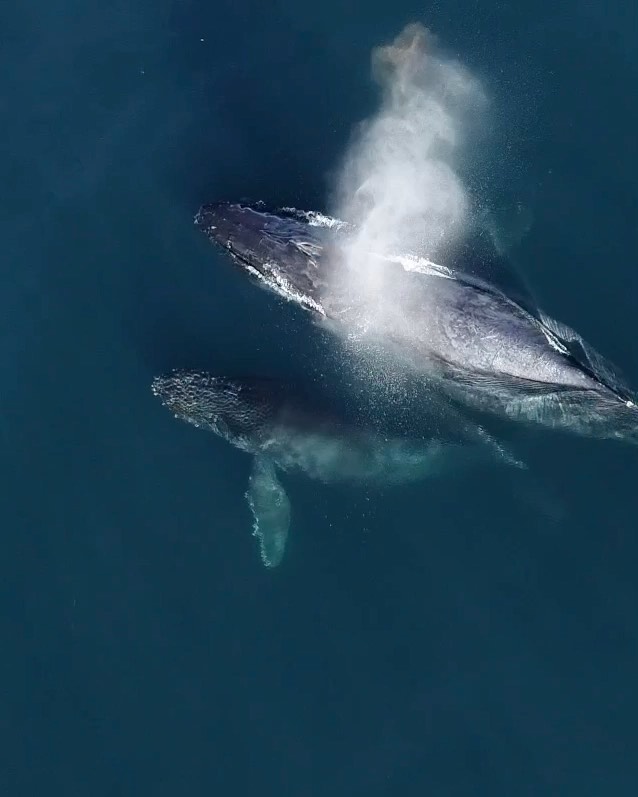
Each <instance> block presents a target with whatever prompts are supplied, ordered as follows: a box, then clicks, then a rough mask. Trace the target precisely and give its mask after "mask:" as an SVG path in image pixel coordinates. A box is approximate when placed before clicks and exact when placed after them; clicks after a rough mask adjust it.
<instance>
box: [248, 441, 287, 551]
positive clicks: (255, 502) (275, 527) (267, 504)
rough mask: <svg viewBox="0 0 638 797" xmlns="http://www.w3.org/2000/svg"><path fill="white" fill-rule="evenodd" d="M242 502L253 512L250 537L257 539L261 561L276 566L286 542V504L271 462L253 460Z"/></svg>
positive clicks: (284, 494)
mask: <svg viewBox="0 0 638 797" xmlns="http://www.w3.org/2000/svg"><path fill="white" fill-rule="evenodd" d="M246 500H247V501H248V505H249V506H250V511H251V512H252V513H253V518H254V521H253V535H254V536H255V537H257V539H258V540H259V546H260V553H261V560H262V562H263V563H264V564H265V565H266V567H277V565H278V564H279V563H280V562H281V560H282V558H283V555H284V551H285V548H286V540H287V539H288V529H289V528H290V501H289V499H288V496H287V494H286V491H285V490H284V487H283V485H282V484H281V482H280V481H279V478H278V477H277V471H276V469H275V465H274V463H273V462H272V460H270V459H268V458H266V457H255V461H254V463H253V468H252V472H251V474H250V479H249V482H248V490H247V492H246Z"/></svg>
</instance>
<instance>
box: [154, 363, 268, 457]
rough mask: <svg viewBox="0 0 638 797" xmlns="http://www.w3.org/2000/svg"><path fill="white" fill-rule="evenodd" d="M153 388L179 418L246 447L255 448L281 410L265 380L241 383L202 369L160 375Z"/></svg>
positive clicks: (163, 402)
mask: <svg viewBox="0 0 638 797" xmlns="http://www.w3.org/2000/svg"><path fill="white" fill-rule="evenodd" d="M152 390H153V393H154V395H155V396H157V397H158V398H159V399H160V401H161V402H162V404H164V406H165V407H167V408H168V409H169V410H170V411H171V412H172V413H173V415H175V417H176V418H180V419H181V420H183V421H186V422H187V423H190V424H193V425H194V426H197V427H199V428H203V429H208V430H209V431H211V432H214V433H215V434H217V435H219V436H220V437H223V438H224V439H225V440H227V441H228V442H229V443H232V444H233V445H235V446H237V447H238V448H242V449H244V450H252V449H253V448H255V447H256V445H257V442H258V440H259V438H260V436H261V435H262V434H263V433H264V430H265V429H266V428H267V427H268V425H269V423H270V422H271V421H272V419H273V417H274V416H275V414H276V412H277V409H278V406H277V397H276V395H275V393H274V392H273V391H272V390H270V389H269V387H268V384H267V383H266V382H263V383H262V382H260V381H258V380H254V381H251V382H240V381H235V380H232V379H227V378H225V377H219V376H212V375H211V374H207V373H204V372H202V371H173V372H172V373H170V374H166V375H163V376H158V377H156V378H155V379H154V380H153V384H152Z"/></svg>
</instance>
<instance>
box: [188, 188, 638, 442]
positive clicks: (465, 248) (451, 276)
mask: <svg viewBox="0 0 638 797" xmlns="http://www.w3.org/2000/svg"><path fill="white" fill-rule="evenodd" d="M195 224H196V226H197V227H198V228H199V229H200V230H201V231H202V232H204V233H205V235H206V236H207V237H208V238H209V239H210V240H211V241H212V242H213V243H215V244H217V245H219V246H221V247H222V248H223V249H224V250H225V251H226V252H227V254H228V255H229V256H230V257H231V258H232V260H233V261H234V262H235V263H236V264H237V265H238V266H239V267H240V268H241V269H242V270H243V271H244V272H246V273H248V274H249V275H250V276H252V277H253V278H255V279H256V280H257V281H258V282H259V283H260V284H261V285H262V286H263V287H265V288H268V289H270V290H271V291H274V292H275V293H277V294H278V295H280V296H283V297H285V298H286V299H288V300H290V301H292V302H294V303H296V304H298V305H300V306H301V307H303V308H305V309H306V310H308V311H310V312H311V313H312V314H313V315H314V317H315V318H316V319H317V320H319V321H321V322H322V323H323V324H327V325H328V326H329V327H330V328H331V329H332V330H333V331H335V332H339V331H342V332H343V331H344V330H347V329H352V328H353V327H355V326H356V325H357V324H358V323H359V326H361V324H360V322H359V319H360V318H361V317H364V318H365V317H366V314H367V316H368V317H369V316H370V312H371V303H370V301H369V298H368V297H366V295H365V286H359V285H358V282H359V283H360V282H361V275H360V274H358V275H356V276H355V278H354V279H353V277H352V275H351V274H348V263H347V258H344V257H342V256H341V253H342V252H343V250H344V247H346V246H347V244H348V240H349V236H351V235H353V230H354V228H352V227H351V226H350V225H348V224H346V223H344V222H341V221H339V220H338V219H334V218H331V217H329V216H325V215H323V214H321V213H315V212H311V211H299V210H296V209H294V208H284V209H282V210H278V211H270V210H268V209H267V208H266V207H265V206H264V205H263V204H262V203H257V204H252V205H251V204H239V203H229V202H218V203H214V204H209V205H204V206H202V207H201V208H200V210H199V212H198V213H197V215H196V217H195ZM478 240H479V239H478V238H477V239H476V240H471V241H466V242H464V243H463V244H462V245H459V246H458V247H457V249H456V250H454V251H451V252H449V253H448V262H447V263H446V264H444V265H441V264H437V263H434V262H432V261H431V260H429V259H428V258H426V257H423V256H421V255H420V254H419V253H416V254H415V253H410V252H408V253H400V252H398V253H396V255H388V254H387V253H382V254H379V253H375V252H370V253H369V255H366V256H367V257H369V259H370V262H373V263H374V267H375V269H377V273H378V270H379V269H380V268H381V269H382V270H383V271H384V272H385V273H387V274H390V275H391V276H390V278H389V279H386V280H385V282H384V290H386V291H389V292H390V295H389V298H390V303H388V301H384V308H385V309H386V310H387V307H388V305H390V307H391V309H392V310H393V315H392V317H391V318H390V323H387V319H382V322H381V323H377V324H376V326H375V324H374V323H373V324H371V325H370V328H371V329H372V330H373V333H374V334H373V335H372V337H371V338H370V337H368V338H367V340H368V341H369V342H371V343H373V344H374V345H375V346H377V347H378V346H381V347H382V348H383V349H384V351H387V352H388V353H391V355H392V356H393V358H395V359H396V360H397V361H399V360H400V361H401V362H402V363H404V364H405V365H406V367H408V368H410V369H412V370H413V371H414V372H416V373H417V374H422V375H423V377H424V381H425V382H427V383H429V384H431V383H432V380H435V381H436V382H437V384H439V385H440V386H442V387H443V389H444V390H445V391H446V392H447V394H448V395H449V397H450V398H452V399H453V400H455V401H457V402H461V403H462V404H464V405H466V406H470V407H473V408H477V409H480V410H483V411H487V412H491V413H495V414H497V415H499V416H501V417H506V418H511V419H514V420H517V421H523V422H527V423H537V424H541V425H543V426H546V427H551V428H554V429H560V430H567V431H571V432H575V433H578V434H585V435H591V436H596V437H601V438H615V439H621V440H626V441H630V442H638V409H637V407H636V398H635V396H634V394H633V393H632V392H631V391H630V389H629V388H628V387H627V385H626V384H625V382H624V380H623V379H622V378H621V376H620V375H619V374H618V372H617V370H616V369H615V368H614V367H613V366H612V365H611V364H610V363H609V362H607V361H606V360H605V359H604V358H603V357H602V356H601V355H600V354H599V353H598V352H597V351H595V350H594V349H593V348H592V347H591V346H590V345H589V344H588V343H586V342H585V341H584V340H583V339H582V337H581V336H580V335H579V334H578V333H577V332H575V331H574V330H572V329H570V328H569V327H567V326H566V325H564V324H562V323H559V322H558V321H555V320H554V319H552V318H550V317H549V316H547V315H546V314H545V313H543V312H542V311H541V310H540V309H539V308H538V307H537V306H536V303H535V302H534V300H533V298H532V296H531V294H529V292H528V291H527V290H526V289H525V288H524V287H523V286H521V284H519V283H518V281H517V280H516V279H515V278H514V275H513V272H512V271H511V270H508V268H507V267H506V266H505V267H504V266H503V262H502V260H499V258H498V257H497V256H496V252H495V251H491V252H490V251H487V250H485V249H484V250H483V251H478V250H477V249H476V248H475V245H476V243H477V241H478ZM359 288H360V290H359ZM387 298H388V296H384V300H385V299H387ZM392 303H393V306H392ZM377 320H378V319H377ZM373 321H375V319H373Z"/></svg>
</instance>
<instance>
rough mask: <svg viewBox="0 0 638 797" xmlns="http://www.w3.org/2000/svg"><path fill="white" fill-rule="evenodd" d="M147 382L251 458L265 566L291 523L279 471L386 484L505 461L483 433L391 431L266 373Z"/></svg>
mask: <svg viewBox="0 0 638 797" xmlns="http://www.w3.org/2000/svg"><path fill="white" fill-rule="evenodd" d="M152 389H153V393H154V394H155V395H156V396H157V397H158V398H159V399H160V400H161V402H162V403H163V404H164V405H165V406H166V407H167V408H168V409H169V410H170V411H171V412H172V413H173V414H174V415H175V417H177V418H179V419H181V420H183V421H186V422H187V423H190V424H192V425H194V426H196V427H198V428H200V429H205V430H207V431H210V432H213V433H214V434H216V435H217V436H219V437H221V438H222V439H224V440H226V441H227V442H229V443H230V444H231V445H233V446H235V447H236V448H239V449H240V450H242V451H244V452H246V453H247V454H249V455H251V456H252V457H253V468H252V473H251V476H250V481H249V487H248V492H247V493H246V498H247V500H248V503H249V505H250V508H251V510H252V513H253V517H254V525H253V529H254V535H255V536H256V537H257V538H258V540H259V543H260V548H261V558H262V561H263V562H264V564H265V565H266V566H268V567H274V566H276V565H278V564H279V563H280V561H281V559H282V557H283V554H284V550H285V546H286V540H287V537H288V529H289V525H290V514H291V512H290V501H289V499H288V495H287V493H286V491H285V489H284V487H283V485H282V484H281V481H280V480H279V473H280V472H282V471H284V472H289V473H295V472H296V473H300V474H302V475H304V476H305V477H307V478H311V479H314V480H317V481H321V482H326V483H329V482H342V483H363V484H367V485H381V486H386V485H392V484H395V485H397V484H405V483H410V482H418V481H421V480H425V479H429V478H431V477H433V476H439V475H441V474H443V473H446V472H450V471H456V470H458V469H459V467H461V466H464V465H470V464H472V463H474V462H476V461H478V462H489V461H490V460H499V459H501V460H502V457H501V456H500V453H501V452H500V451H498V450H496V449H494V448H493V447H490V446H489V445H485V442H489V441H487V440H486V439H485V438H482V437H480V435H476V434H474V435H473V438H472V439H471V440H470V441H468V440H467V439H466V438H465V437H464V435H463V430H462V429H459V431H458V433H455V436H454V437H452V438H446V439H443V437H442V436H441V435H438V434H437V435H432V436H430V437H428V438H424V439H413V438H407V437H404V436H392V435H388V434H386V433H381V432H379V431H378V430H375V429H373V428H370V427H366V426H364V425H361V424H354V423H352V422H348V421H344V420H343V419H340V418H338V417H335V416H334V415H332V414H330V413H326V412H320V411H318V410H317V408H316V407H315V406H312V407H311V406H309V405H308V403H307V402H306V403H304V402H303V401H300V400H299V399H298V398H294V397H292V396H291V393H290V390H289V388H288V387H287V386H283V385H280V384H278V383H276V382H271V381H267V380H232V379H227V378H223V377H219V376H213V375H211V374H208V373H205V372H202V371H174V372H173V373H170V374H166V375H164V376H159V377H157V378H156V379H155V380H154V381H153V385H152ZM468 428H469V427H468ZM495 453H496V454H499V456H497V457H494V454H495Z"/></svg>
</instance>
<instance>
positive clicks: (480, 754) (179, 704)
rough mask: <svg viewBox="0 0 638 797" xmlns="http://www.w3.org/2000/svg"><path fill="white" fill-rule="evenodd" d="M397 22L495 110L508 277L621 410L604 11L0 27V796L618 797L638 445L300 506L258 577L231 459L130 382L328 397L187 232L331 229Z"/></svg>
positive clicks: (134, 6) (297, 11) (610, 54)
mask: <svg viewBox="0 0 638 797" xmlns="http://www.w3.org/2000/svg"><path fill="white" fill-rule="evenodd" d="M412 20H419V21H421V22H423V23H424V24H426V25H428V26H430V27H431V28H432V29H433V30H434V31H436V33H437V34H438V35H439V37H440V39H441V41H442V43H444V44H445V46H446V47H447V49H448V50H449V51H450V52H452V53H453V54H456V55H457V56H458V57H459V58H460V59H461V60H462V61H463V62H464V63H465V64H467V65H468V67H469V68H470V69H472V70H473V71H474V72H475V73H476V74H478V75H480V76H481V78H482V79H483V80H484V82H485V83H486V85H487V86H488V88H489V92H490V94H491V96H492V98H493V108H494V110H493V121H494V130H493V136H492V139H491V140H492V142H493V143H492V146H493V150H494V151H493V152H490V153H488V154H489V157H490V158H492V160H493V162H494V163H495V164H498V169H497V170H496V171H495V175H496V176H495V178H494V185H493V186H492V189H491V190H493V191H495V192H496V193H498V191H499V190H502V191H503V192H504V193H507V192H510V193H511V194H512V195H514V196H517V195H520V196H522V197H523V198H524V199H525V201H526V202H527V203H528V204H529V205H531V208H532V210H533V214H534V224H533V226H532V229H531V230H530V233H529V234H528V236H527V237H526V238H525V239H524V241H523V242H522V243H521V246H520V247H519V248H518V250H517V259H518V265H519V267H520V268H522V269H523V270H524V272H525V274H526V275H527V277H528V279H529V280H530V282H531V283H532V284H533V286H534V288H535V290H536V292H537V294H538V295H539V297H540V298H541V299H542V302H543V305H544V307H545V308H546V309H547V310H548V311H549V312H550V313H552V314H554V315H556V316H558V317H559V318H561V319H562V320H564V321H565V322H567V323H570V324H571V325H572V326H574V327H576V328H577V329H579V330H580V331H581V332H582V333H583V335H584V336H585V337H586V338H588V339H589V340H591V341H592V342H593V343H594V344H595V345H596V346H597V347H598V348H599V349H601V350H602V351H604V352H605V353H606V354H607V355H608V356H609V357H610V358H611V359H613V360H615V361H617V362H618V363H619V364H620V365H621V366H622V368H623V370H624V371H625V373H626V374H627V376H628V378H629V380H630V381H631V382H633V384H634V385H638V346H637V344H636V335H635V318H636V313H637V312H638V261H637V260H636V251H637V248H638V247H637V244H638V240H637V227H636V211H637V193H636V175H637V170H638V146H637V144H636V131H637V127H638V119H637V111H636V103H635V97H636V92H637V90H638V57H637V55H636V53H637V52H638V48H637V46H636V44H637V42H636V38H637V36H636V30H638V27H637V21H638V20H637V19H636V9H635V8H634V7H633V6H632V4H631V3H626V2H620V0H612V1H611V2H603V0H591V1H589V2H581V0H579V1H578V2H575V1H574V0H572V1H571V2H564V3H559V4H558V5H556V4H554V3H540V4H539V3H538V2H531V0H523V2H520V3H516V4H509V3H502V2H492V3H488V2H468V0H451V2H447V3H441V2H435V3H434V4H432V5H431V6H427V5H426V6H424V5H422V4H418V3H410V2H405V0H398V2H394V3H376V2H373V3H371V2H368V0H366V1H365V2H364V1H363V0H354V1H353V2H350V3H346V4H344V3H341V2H334V1H333V0H329V2H324V3H314V4H300V3H291V2H287V0H278V2H274V3H260V2H256V0H247V1H246V2H241V3H240V2H228V0H218V1H217V2H213V3H211V2H203V0H190V1H189V2H182V3H171V2H165V0H159V2H155V3H142V2H139V0H131V1H130V2H122V0H115V2H111V3H96V2H91V1H90V0H89V1H88V2H82V3H80V2H74V0H61V2H59V3H56V4H51V3H45V2H43V0H32V1H31V2H28V3H26V4H15V3H14V4H12V5H11V6H9V5H7V6H6V7H3V8H2V9H1V10H0V31H1V33H0V38H1V40H2V47H1V48H0V66H1V71H0V74H2V91H1V92H0V96H1V100H0V108H2V132H1V133H0V135H1V140H2V143H3V146H2V157H1V158H0V168H1V173H0V174H1V178H2V182H1V184H2V187H3V191H2V195H3V200H2V213H1V214H0V225H1V235H2V243H3V257H2V266H1V275H2V277H1V280H2V281H1V288H2V290H1V292H0V302H1V305H2V313H1V316H0V317H1V319H2V323H1V329H2V337H1V338H0V363H1V364H2V373H3V375H4V378H3V380H2V390H1V392H0V437H1V440H2V445H1V447H0V451H1V456H2V490H1V492H0V495H1V501H2V519H3V523H2V534H1V535H0V539H1V549H0V561H1V562H2V580H1V590H2V592H1V594H2V601H1V604H0V606H1V612H2V614H1V617H2V626H1V628H2V642H3V656H2V670H1V678H0V684H1V687H0V689H1V691H0V695H1V700H0V718H1V722H2V727H3V734H2V754H1V758H2V763H1V765H0V784H1V786H0V790H1V792H2V794H6V795H11V797H14V796H15V797H18V796H22V795H25V796H26V795H28V796H29V797H33V795H42V794H47V795H86V796H87V797H89V795H90V796H91V797H97V796H98V795H136V797H138V796H139V795H154V796H156V797H158V796H159V795H171V797H173V796H174V795H189V796H191V797H195V796H198V795H211V794H216V795H249V794H260V795H300V796H301V795H303V797H314V796H315V795H316V796H317V797H319V796H321V797H324V795H331V797H342V795H343V797H346V795H347V797H355V796H356V795H361V796H362V797H363V796H364V795H365V797H372V796H373V795H392V797H398V795H433V796H434V795H436V797H448V796H449V797H451V796H452V795H454V796H455V797H456V796H457V795H459V796H460V795H462V796H463V797H466V796H467V797H469V796H470V795H472V797H475V796H478V795H480V797H500V796H501V795H502V796H503V797H511V796H512V795H534V797H536V795H547V796H549V795H557V796H560V797H568V795H575V796H577V797H599V796H602V795H605V796H607V795H614V796H615V797H620V796H621V795H622V797H625V796H626V797H629V796H630V795H635V794H637V793H638V764H637V763H636V756H635V753H636V746H637V743H638V731H637V729H636V716H637V714H638V693H637V691H636V672H637V668H638V619H637V609H638V590H637V587H636V580H637V575H636V574H637V570H638V567H637V566H638V534H637V532H638V528H637V523H636V514H637V510H638V491H637V490H636V476H637V474H638V452H636V451H635V450H632V449H631V448H629V447H623V446H622V445H617V444H613V443H607V442H600V441H594V440H586V439H576V438H571V437H567V436H559V435H551V434H549V433H545V432H534V433H533V434H530V435H529V436H528V437H527V438H526V439H525V440H524V444H523V445H524V449H523V451H522V454H523V455H524V457H525V459H526V461H527V462H528V464H529V466H530V479H533V483H534V485H535V487H534V492H533V493H531V495H532V498H531V499H530V498H529V495H530V494H529V493H527V491H526V489H525V488H524V482H521V483H520V484H522V485H523V486H522V487H520V489H519V486H516V485H517V484H519V483H517V482H513V481H512V480H511V478H510V477H509V476H506V475H504V473H503V472H502V471H499V470H498V469H496V470H494V471H493V472H492V471H491V472H489V473H481V472H479V473H469V474H464V475H462V476H461V475H459V476H458V477H454V478H451V479H449V480H445V481H440V482H436V483H432V484H427V483H426V484H423V485H419V486H418V487H411V488H409V489H404V490H398V491H397V490H394V491H387V493H384V494H382V495H376V494H371V493H365V492H350V491H348V490H346V489H343V488H342V489H338V488H328V487H324V486H321V485H318V484H316V483H313V482H309V481H303V480H301V479H297V480H291V481H290V482H289V489H290V495H291V498H292V501H293V511H294V524H293V532H292V538H291V544H290V549H289V551H288V556H287V558H286V560H285V562H284V564H283V565H282V567H281V568H280V569H279V570H278V571H274V572H268V571H266V570H264V569H263V568H262V567H261V566H260V564H259V561H258V557H257V555H256V551H255V544H254V540H253V539H252V538H251V536H250V533H249V530H250V516H249V513H248V509H247V507H246V504H245V502H244V499H243V494H244V491H245V488H246V483H247V478H248V472H249V462H248V460H247V458H246V457H245V456H244V455H242V454H241V453H240V452H238V451H236V450H234V449H231V448H230V447H228V446H227V445H225V444H224V443H222V442H221V441H218V440H215V439H214V438H212V437H210V438H208V437H206V436H205V435H203V434H200V433H198V432H197V431H196V430H191V429H189V428H188V427H186V426H182V425H179V424H177V422H174V421H173V420H172V419H171V417H170V416H169V415H168V413H166V412H165V410H163V409H162V408H161V407H160V406H159V404H158V403H157V402H156V401H155V400H154V399H153V397H152V395H151V393H150V390H149V383H150V380H151V378H152V376H153V375H154V374H155V373H158V372H159V371H163V370H165V369H168V368H171V367H174V366H197V367H208V368H210V369H211V370H216V371H220V372H221V371H224V370H227V369H230V368H232V369H234V370H235V371H236V370H238V369H239V370H243V371H245V372H250V371H255V372H260V373H269V374H270V373H272V374H278V375H281V376H286V377H290V378H296V376H298V375H304V376H308V375H312V374H314V375H315V376H316V375H317V373H320V372H324V373H326V374H327V377H326V378H329V377H330V373H331V372H330V365H329V363H327V364H326V363H324V362H323V360H322V358H325V346H326V341H325V340H322V339H321V338H320V337H318V336H317V334H316V333H312V332H311V331H310V329H309V327H308V325H307V323H306V319H304V318H301V317H300V315H299V314H297V313H296V312H294V310H293V309H292V308H290V307H288V306H286V307H284V306H282V305H280V304H277V303H276V302H274V301H272V300H271V299H270V298H268V297H267V296H266V295H265V294H263V293H262V292H260V291H258V290H256V289H255V288H253V287H252V286H251V285H249V284H248V283H247V282H246V281H244V279H243V277H241V276H239V275H238V274H237V273H236V272H235V271H233V270H232V269H231V268H230V267H228V266H227V265H226V264H225V263H224V262H223V260H222V259H221V258H220V257H219V256H218V255H217V254H216V253H215V252H214V251H213V250H212V248H211V247H210V246H209V245H208V244H207V243H206V241H205V240H204V239H203V237H200V236H199V235H198V233H197V232H196V231H195V229H194V228H193V225H192V216H193V214H194V212H195V210H196V209H197V207H198V206H199V204H201V203H202V202H204V201H207V200H211V199H216V198H220V197H228V198H237V197H243V196H248V197H252V198H255V199H258V198H261V199H265V200H269V201H273V202H277V203H283V204H296V205H298V206H300V207H311V208H312V207H323V206H324V204H325V198H326V194H327V190H328V186H329V184H330V179H331V174H332V172H333V170H334V168H335V166H336V164H337V162H338V159H339V157H340V156H341V155H342V153H343V151H344V148H345V146H346V143H347V141H348V136H349V134H350V130H351V128H352V125H353V124H354V123H356V122H357V121H358V120H360V119H361V118H363V117H364V116H366V115H367V114H369V113H370V112H371V110H372V109H373V108H374V103H375V101H376V97H375V93H374V90H373V87H372V85H371V82H370V79H369V53H370V50H371V48H372V47H374V46H375V45H377V44H379V43H382V42H385V41H387V40H388V39H390V38H392V37H393V36H395V35H396V33H398V31H399V30H400V29H401V27H402V26H403V25H404V24H405V23H406V22H409V21H412ZM479 155H480V156H483V155H485V153H477V157H479ZM495 169H496V167H495ZM332 376H333V377H334V373H333V374H332ZM513 485H514V486H513Z"/></svg>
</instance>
